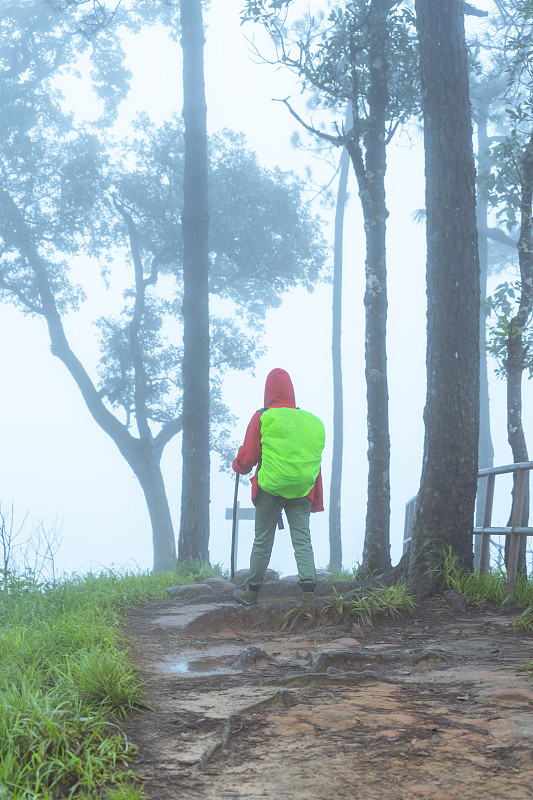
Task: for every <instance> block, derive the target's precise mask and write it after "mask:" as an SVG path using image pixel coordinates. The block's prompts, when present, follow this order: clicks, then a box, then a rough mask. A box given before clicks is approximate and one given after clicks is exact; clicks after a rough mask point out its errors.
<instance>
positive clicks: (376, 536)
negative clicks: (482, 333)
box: [359, 0, 391, 574]
mask: <svg viewBox="0 0 533 800" xmlns="http://www.w3.org/2000/svg"><path fill="white" fill-rule="evenodd" d="M389 10H390V3H388V2H382V1H381V0H379V2H373V3H372V15H371V18H370V21H369V59H368V60H369V88H368V108H369V115H368V123H367V125H368V129H367V133H366V135H365V140H364V141H365V150H366V157H365V180H364V185H363V188H362V190H361V185H360V191H359V194H360V197H361V204H362V208H363V216H364V224H365V236H366V260H365V277H366V288H365V297H364V303H365V310H366V315H365V376H366V387H367V435H368V500H367V515H366V529H365V542H364V548H363V560H362V564H361V570H362V574H370V573H372V572H384V571H385V570H387V569H390V566H391V560H390V537H389V526H390V437H389V392H388V382H387V341H386V337H387V265H386V242H385V234H386V219H387V216H388V211H387V207H386V202H385V171H386V132H385V110H386V106H387V73H388V61H387V47H388V31H387V16H388V12H389Z"/></svg>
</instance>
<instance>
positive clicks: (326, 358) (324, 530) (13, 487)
mask: <svg viewBox="0 0 533 800" xmlns="http://www.w3.org/2000/svg"><path fill="white" fill-rule="evenodd" d="M240 5H241V4H240V0H225V2H224V3H213V5H212V8H211V10H210V12H209V14H208V17H207V22H208V26H209V27H208V30H207V43H206V51H205V58H206V91H207V104H208V127H209V130H210V131H211V132H214V131H216V130H219V129H221V128H223V127H228V128H231V129H233V130H239V131H243V132H244V133H245V134H246V136H247V138H248V141H249V144H250V145H251V147H252V148H254V149H255V150H256V151H257V153H258V155H259V159H260V161H261V163H262V164H264V165H266V166H275V165H279V166H281V167H282V168H283V169H295V170H298V169H303V167H304V165H305V163H306V160H307V161H309V160H310V159H311V156H307V157H306V156H305V155H303V154H301V153H296V152H294V151H293V150H292V149H291V147H290V141H289V140H290V136H291V133H292V131H293V130H295V124H296V123H295V122H294V121H293V120H292V118H291V117H290V116H289V114H288V112H287V110H286V109H285V108H284V107H283V106H282V105H281V104H280V103H274V102H272V98H273V97H285V96H287V95H288V94H290V93H293V92H295V91H296V90H295V87H294V85H293V84H292V83H291V80H290V78H289V76H288V75H287V74H286V73H285V72H284V71H283V70H275V69H274V68H273V67H270V66H268V65H263V64H257V63H254V62H253V61H252V60H251V59H250V52H249V48H248V45H247V43H246V41H245V39H244V36H243V29H242V28H241V27H240V26H239V9H240ZM130 58H131V65H132V69H134V73H135V77H134V81H133V92H132V96H131V99H130V100H128V102H127V104H126V105H125V108H124V109H123V114H124V118H125V119H127V118H128V116H130V115H132V114H134V113H135V111H136V110H143V111H146V112H148V113H149V114H150V115H151V116H152V117H153V118H154V120H155V121H161V120H163V119H165V118H168V116H170V114H171V113H173V112H176V111H177V112H180V111H181V72H180V68H179V67H180V65H179V61H180V51H179V46H178V45H177V44H176V43H171V42H169V43H165V42H164V41H162V40H161V35H160V33H158V32H157V31H153V32H148V33H146V34H145V35H143V37H142V39H138V40H136V41H135V45H134V47H133V50H132V52H131V54H130ZM388 161H389V169H388V177H387V180H388V206H389V210H390V217H389V221H388V241H387V246H388V261H389V263H388V271H389V328H388V330H389V395H390V428H391V447H392V456H391V487H392V518H391V542H392V548H391V555H392V558H393V562H394V563H396V562H397V561H398V559H399V557H400V555H401V542H402V537H403V522H404V510H405V503H406V502H407V500H409V499H410V498H411V497H412V496H413V495H414V494H416V492H417V489H418V484H419V479H420V466H421V453H422V444H423V435H424V431H423V422H422V410H423V405H424V401H425V277H424V273H425V239H424V228H423V226H420V225H416V224H415V223H414V222H413V220H412V216H411V215H412V213H413V212H414V211H415V210H416V209H419V208H422V207H423V206H424V181H423V154H422V148H421V144H420V141H419V140H417V144H416V146H414V147H413V148H410V147H409V142H408V141H407V138H406V137H404V139H403V141H402V140H399V141H398V142H397V144H396V146H394V147H392V148H391V149H390V151H389V156H388ZM350 191H351V195H352V201H351V202H350V204H349V206H348V208H347V212H346V222H345V229H346V243H345V276H344V310H343V313H344V322H343V370H344V383H345V385H344V402H345V440H344V453H345V456H344V473H343V475H344V489H343V517H342V523H343V551H344V559H343V560H344V565H345V566H347V567H350V566H351V565H352V564H354V563H355V562H357V561H359V560H360V559H361V555H362V546H363V536H364V524H365V515H366V480H367V464H366V447H367V445H366V403H365V380H364V360H363V347H364V333H363V331H364V308H363V299H362V298H363V290H364V240H363V231H362V223H361V215H360V211H359V208H358V203H357V192H356V188H355V184H354V181H353V176H351V178H350ZM498 282H500V278H498V279H496V281H495V283H498ZM94 289H95V291H96V292H98V291H99V283H98V281H94ZM97 300H98V302H100V300H101V301H102V302H103V301H104V298H103V296H102V297H101V298H100V297H98V298H97ZM267 320H268V323H267V331H268V334H267V338H266V343H267V345H268V354H267V356H266V357H265V358H264V359H262V360H261V362H260V363H258V364H257V365H256V370H255V377H253V376H251V375H242V374H240V375H232V376H231V379H228V381H227V383H226V386H225V398H226V400H227V402H228V403H229V405H230V407H231V409H232V411H233V412H234V413H235V414H236V415H237V416H238V418H239V422H238V425H237V430H236V437H237V438H241V439H242V437H243V436H244V431H245V429H246V425H247V423H248V419H249V417H250V416H251V414H252V413H253V411H254V410H255V409H257V408H259V407H260V406H261V405H262V399H263V387H264V379H265V376H266V374H267V373H268V371H269V370H270V369H272V368H273V367H276V366H279V367H283V368H285V369H287V370H288V371H289V373H290V374H291V376H292V378H293V382H294V385H295V390H296V395H297V402H298V404H299V405H300V406H301V407H303V408H306V409H308V410H310V411H313V412H314V413H316V414H318V415H319V416H320V417H321V418H322V419H323V420H324V422H325V425H326V431H327V445H326V451H325V454H324V462H323V474H324V487H325V495H326V496H325V499H326V504H327V499H328V494H329V476H330V459H331V439H332V379H331V356H330V341H331V287H329V286H321V287H318V288H317V289H316V290H315V292H314V293H313V294H310V295H308V294H307V293H306V292H304V291H296V292H294V293H293V294H292V295H291V296H290V297H287V298H286V300H285V301H284V303H283V305H282V307H281V308H280V309H277V310H274V311H272V312H270V313H269V314H268V317H267ZM69 324H70V327H71V328H72V331H73V335H74V341H75V342H76V346H77V347H79V348H81V351H82V353H84V354H85V353H86V354H87V355H88V356H89V357H90V358H94V352H95V351H94V347H93V340H92V338H91V337H90V336H88V335H86V334H83V336H84V337H85V336H87V338H84V339H81V338H80V336H81V334H80V330H81V326H80V324H79V323H78V322H76V320H72V321H71V322H70V323H69ZM450 324H453V321H451V322H450ZM85 330H86V329H85ZM92 335H93V334H92V333H91V336H92ZM0 337H1V339H2V341H3V342H4V346H3V347H2V350H1V352H0V370H1V374H2V378H3V391H2V392H1V393H0V420H1V422H0V425H1V427H0V446H1V453H2V458H1V459H0V487H1V488H0V501H1V503H2V508H3V510H4V511H5V510H6V509H7V508H8V507H9V506H10V505H11V503H13V505H14V509H15V517H16V519H18V520H22V518H23V517H24V515H25V514H26V512H29V517H28V520H29V521H30V520H31V521H33V520H36V519H38V518H40V519H43V520H44V521H45V524H46V525H47V526H48V527H52V525H53V524H54V520H56V519H57V521H58V523H59V524H60V525H62V529H63V544H62V546H61V549H60V551H59V553H58V556H57V559H56V560H57V565H58V567H59V568H60V569H65V570H66V571H67V572H71V571H80V572H83V571H86V570H88V569H89V568H93V569H98V568H100V567H101V566H111V565H114V566H117V567H122V566H134V565H138V566H139V567H141V568H143V569H148V568H150V566H151V563H152V545H151V530H150V525H149V521H148V514H147V511H146V506H145V504H144V500H143V497H142V493H141V489H140V487H139V485H138V483H137V480H136V479H135V477H134V475H133V474H132V473H131V470H130V469H129V467H128V466H127V464H126V462H125V461H124V460H123V459H122V457H121V456H120V454H119V453H118V451H117V450H116V448H115V445H114V444H113V443H112V442H111V440H110V439H109V438H108V437H107V436H106V435H105V434H104V433H103V432H102V431H101V430H100V429H99V428H98V427H97V425H96V424H95V423H94V422H93V420H92V419H91V417H90V415H89V413H88V411H87V409H86V407H85V405H84V403H83V401H82V399H81V397H80V395H79V391H78V389H77V387H76V386H75V384H74V382H73V381H72V379H71V377H70V375H69V374H68V373H67V372H66V369H65V368H64V367H63V365H62V364H61V363H60V362H59V361H58V360H57V359H55V358H54V357H53V356H52V355H51V354H50V351H49V345H48V340H47V334H46V329H45V326H44V323H43V322H42V321H40V320H32V319H30V318H27V317H26V318H25V317H23V316H22V315H21V314H20V313H19V312H17V311H15V310H14V309H12V308H10V307H7V306H3V307H2V314H1V316H0ZM491 391H492V394H493V396H492V410H493V437H494V443H495V448H496V458H495V461H496V463H509V462H510V461H511V460H512V458H511V454H510V449H509V447H508V445H507V442H506V427H505V391H504V385H503V383H502V382H496V381H492V390H491ZM531 396H532V393H531V386H530V384H528V383H526V384H525V391H524V409H525V410H527V409H528V407H530V405H531ZM524 417H525V423H526V427H527V434H528V435H529V438H530V439H531V435H532V434H533V431H532V430H531V415H527V413H525V414H524ZM180 460H181V440H180V439H177V440H176V441H175V442H174V443H173V444H172V445H171V446H170V447H169V448H168V449H167V451H166V454H165V456H164V460H163V464H164V470H165V478H166V482H167V491H168V496H169V500H170V503H171V507H172V512H173V516H174V521H175V527H176V535H177V531H178V527H179V501H180V494H181V481H180ZM201 479H202V478H201V476H199V480H201ZM211 480H212V502H211V549H210V552H211V560H212V562H219V563H222V564H225V565H228V563H229V555H230V536H231V522H230V521H226V520H225V518H224V512H225V508H226V507H229V506H230V505H231V504H232V501H233V486H234V484H233V480H232V479H231V478H230V477H228V476H225V475H221V474H220V473H219V472H218V470H217V469H216V465H215V464H213V471H212V476H211ZM239 499H240V502H241V505H243V506H248V505H250V502H249V489H248V488H247V487H241V490H240V495H239ZM502 514H503V516H506V514H507V510H506V509H505V510H504V511H502ZM495 524H497V522H496V519H495ZM500 524H504V521H503V518H502V521H500ZM252 527H253V526H252V523H250V522H244V523H242V524H241V527H240V534H241V536H240V540H241V547H240V549H239V561H238V567H239V568H242V567H245V566H247V563H248V557H249V548H250V545H251V541H252ZM312 537H313V545H314V549H315V554H316V561H317V566H322V567H324V566H326V564H327V561H328V557H329V550H328V512H327V505H326V511H325V512H324V513H322V514H316V515H313V516H312ZM271 566H273V567H274V568H276V569H278V570H280V571H281V572H283V573H284V574H290V573H293V572H294V571H295V564H294V560H293V556H292V550H291V547H290V544H289V537H288V533H285V534H284V533H283V532H280V533H278V539H277V542H276V545H275V550H274V555H273V559H272V562H271Z"/></svg>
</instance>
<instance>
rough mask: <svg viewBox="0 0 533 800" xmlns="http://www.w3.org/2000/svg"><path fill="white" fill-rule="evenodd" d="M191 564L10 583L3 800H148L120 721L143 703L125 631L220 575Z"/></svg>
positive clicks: (0, 696)
mask: <svg viewBox="0 0 533 800" xmlns="http://www.w3.org/2000/svg"><path fill="white" fill-rule="evenodd" d="M222 574H223V572H222V570H221V568H220V567H218V566H215V567H211V566H210V565H209V564H205V563H195V562H189V563H187V564H183V565H180V566H179V567H178V568H177V569H176V570H175V571H174V572H171V573H157V574H151V573H140V574H133V573H130V572H124V573H120V572H117V571H114V570H104V571H102V572H101V573H100V574H98V575H96V574H93V573H89V574H88V575H84V576H79V575H73V576H71V577H70V578H66V579H64V580H62V581H61V582H58V581H54V582H50V583H48V584H47V583H43V582H40V583H39V584H37V583H36V582H32V575H31V573H30V574H28V575H25V576H19V579H18V580H17V581H12V582H10V583H9V584H8V583H6V582H4V584H3V586H2V589H1V592H0V594H1V598H0V599H1V602H0V631H1V633H0V659H1V663H2V670H1V672H0V800H4V798H5V800H8V798H9V800H30V799H31V800H55V798H59V797H67V796H68V797H69V798H71V800H93V798H94V800H96V798H105V799H108V800H143V798H144V794H143V790H142V786H141V785H140V783H139V780H138V778H136V777H135V776H134V774H133V773H132V771H131V768H130V767H131V760H132V758H133V757H134V755H135V747H134V746H133V745H132V744H131V743H130V742H128V740H127V739H126V737H125V735H124V733H123V732H122V730H121V729H120V724H119V723H120V719H121V718H123V717H125V716H126V715H127V714H128V713H129V712H130V711H131V709H133V708H134V707H136V706H139V705H142V704H144V702H145V699H144V691H143V685H142V681H141V680H140V679H139V676H138V675H137V673H136V672H135V669H134V668H133V667H132V665H131V664H130V663H129V662H128V660H127V648H126V645H125V642H124V641H123V639H122V638H121V636H120V633H119V625H120V623H121V622H122V621H123V619H124V615H125V611H126V609H128V608H129V607H131V606H133V605H136V604H138V603H145V602H149V601H151V600H168V599H169V596H168V594H167V592H166V591H165V590H166V588H167V587H168V586H175V585H180V584H181V585H183V584H187V583H194V582H197V581H199V580H202V579H204V578H206V577H208V576H221V575H222Z"/></svg>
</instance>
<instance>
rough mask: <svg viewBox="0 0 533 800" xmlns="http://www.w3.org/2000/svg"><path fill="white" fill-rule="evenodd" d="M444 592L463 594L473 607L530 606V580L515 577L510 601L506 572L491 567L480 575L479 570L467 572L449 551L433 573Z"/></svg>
mask: <svg viewBox="0 0 533 800" xmlns="http://www.w3.org/2000/svg"><path fill="white" fill-rule="evenodd" d="M436 572H437V574H438V575H440V576H441V578H442V581H443V584H444V585H445V586H446V588H447V589H455V590H456V591H457V592H460V593H461V594H462V595H464V597H465V599H466V602H467V603H469V604H470V605H473V606H476V607H477V608H483V607H484V606H486V605H488V604H492V603H493V604H496V605H503V604H504V603H506V604H508V605H513V606H518V607H519V608H525V607H526V606H533V580H531V579H529V580H528V579H527V578H525V577H524V576H522V575H518V577H517V580H516V585H515V589H514V592H513V596H512V598H508V597H507V573H506V572H505V570H504V569H503V568H502V567H495V568H493V569H491V570H490V571H489V572H487V573H484V574H481V573H480V572H479V571H475V572H468V571H467V570H465V569H464V568H462V567H461V565H460V564H459V561H458V559H457V556H454V555H452V553H451V551H448V553H446V554H445V556H444V560H443V562H442V564H441V566H440V567H439V568H437V570H436Z"/></svg>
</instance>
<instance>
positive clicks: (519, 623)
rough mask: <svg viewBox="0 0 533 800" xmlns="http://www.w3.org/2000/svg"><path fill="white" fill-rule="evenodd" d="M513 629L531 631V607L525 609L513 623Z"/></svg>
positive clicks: (532, 611)
mask: <svg viewBox="0 0 533 800" xmlns="http://www.w3.org/2000/svg"><path fill="white" fill-rule="evenodd" d="M513 628H514V630H515V631H533V607H532V608H526V610H525V611H524V612H523V613H522V614H521V615H520V616H519V618H518V619H517V620H516V622H514V623H513Z"/></svg>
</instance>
